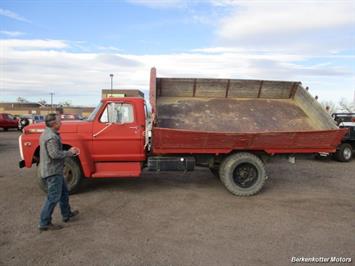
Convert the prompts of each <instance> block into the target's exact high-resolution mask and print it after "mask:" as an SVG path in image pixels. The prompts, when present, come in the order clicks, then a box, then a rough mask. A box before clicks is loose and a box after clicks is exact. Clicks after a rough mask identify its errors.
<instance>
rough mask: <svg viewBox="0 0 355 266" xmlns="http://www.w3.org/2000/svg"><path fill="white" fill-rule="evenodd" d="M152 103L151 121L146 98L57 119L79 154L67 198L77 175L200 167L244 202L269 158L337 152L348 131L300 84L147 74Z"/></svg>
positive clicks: (24, 145) (30, 159) (32, 138)
mask: <svg viewBox="0 0 355 266" xmlns="http://www.w3.org/2000/svg"><path fill="white" fill-rule="evenodd" d="M150 104H151V108H152V115H151V116H148V112H147V104H146V103H145V101H144V98H141V97H121V98H117V97H116V98H115V97H112V98H105V99H103V100H102V101H101V102H100V104H99V105H98V106H97V108H96V109H95V110H94V111H93V112H92V114H91V115H90V116H89V118H88V119H87V120H84V121H73V122H68V121H63V123H62V127H61V129H60V133H61V136H62V140H63V148H64V149H66V150H67V149H70V147H73V146H75V147H78V148H79V149H80V151H81V152H80V154H79V155H78V156H76V157H70V158H66V160H65V173H64V175H65V178H66V180H67V183H68V187H69V190H70V192H75V191H77V190H78V188H79V186H80V183H81V181H82V179H83V178H84V177H85V178H91V179H96V178H97V179H100V178H127V177H135V178H137V177H139V176H140V175H141V173H142V170H143V169H144V168H145V169H147V170H149V171H156V172H161V173H162V174H164V171H193V170H194V168H195V166H201V167H206V168H209V169H211V171H212V172H213V173H216V175H217V176H218V177H219V179H220V180H221V182H222V183H223V184H224V186H225V187H226V189H227V190H229V191H230V192H231V193H233V194H234V195H237V196H250V195H254V194H256V193H258V192H259V191H260V190H261V189H262V187H263V185H264V184H265V182H266V179H267V174H266V168H265V161H266V160H265V159H266V158H268V157H270V158H271V157H273V156H274V155H277V154H279V155H282V154H283V155H286V156H289V159H290V161H294V157H293V156H294V155H295V154H315V153H319V152H328V153H331V152H335V151H336V147H337V146H338V145H339V143H340V142H341V140H342V138H343V137H344V135H345V134H346V133H347V130H346V129H342V128H338V127H337V126H336V125H335V123H334V120H332V118H331V117H329V115H328V114H327V113H326V112H325V111H324V110H323V108H322V107H321V105H320V104H319V103H318V102H317V101H316V100H315V99H314V97H312V96H311V95H310V94H309V92H308V91H307V90H306V89H304V88H303V87H302V85H301V83H300V82H293V81H268V80H234V79H201V78H157V77H156V70H155V69H154V68H153V69H152V70H151V76H150ZM150 118H151V119H150ZM310 121H311V122H310ZM312 121H313V122H312ZM314 121H317V122H314ZM43 131H44V125H42V124H38V125H30V126H28V127H26V128H25V130H24V132H23V134H22V135H21V136H20V139H19V150H20V155H21V159H22V160H21V161H20V162H19V166H20V167H28V168H30V167H32V164H34V163H37V162H38V161H39V160H40V158H39V156H40V153H39V137H40V134H41V132H43ZM320 135H321V137H320ZM290 171H291V170H290ZM38 181H39V183H40V185H41V188H42V189H46V186H45V183H44V181H43V179H42V178H40V177H39V178H38Z"/></svg>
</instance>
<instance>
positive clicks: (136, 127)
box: [129, 126, 138, 129]
mask: <svg viewBox="0 0 355 266" xmlns="http://www.w3.org/2000/svg"><path fill="white" fill-rule="evenodd" d="M129 128H131V129H138V126H135V127H129Z"/></svg>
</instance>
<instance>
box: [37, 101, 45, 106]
mask: <svg viewBox="0 0 355 266" xmlns="http://www.w3.org/2000/svg"><path fill="white" fill-rule="evenodd" d="M38 103H39V104H40V105H42V106H44V105H46V104H47V101H46V100H44V99H40V100H39V101H38Z"/></svg>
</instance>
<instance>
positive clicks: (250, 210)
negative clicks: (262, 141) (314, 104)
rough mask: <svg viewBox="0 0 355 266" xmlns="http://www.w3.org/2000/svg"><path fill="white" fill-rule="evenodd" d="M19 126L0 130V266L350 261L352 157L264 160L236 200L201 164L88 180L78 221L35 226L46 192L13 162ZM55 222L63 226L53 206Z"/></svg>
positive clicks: (354, 249)
mask: <svg viewBox="0 0 355 266" xmlns="http://www.w3.org/2000/svg"><path fill="white" fill-rule="evenodd" d="M18 136H19V133H18V132H15V131H12V132H1V131H0V156H1V161H0V213H1V219H0V265H203V266H206V265H261V264H262V265H272V266H274V265H288V264H291V258H292V257H319V256H324V257H331V256H338V257H352V261H353V262H354V260H355V233H354V232H355V160H353V161H352V162H350V163H339V162H334V161H332V160H327V159H326V160H321V161H316V160H310V159H300V160H297V161H296V164H295V165H292V164H289V163H287V161H286V160H273V161H271V162H270V163H268V164H267V171H268V175H269V177H270V178H269V180H268V181H267V183H266V185H265V187H264V189H263V190H262V191H261V192H260V193H259V194H258V195H256V196H253V197H249V198H238V197H235V196H233V195H232V194H230V193H229V192H228V191H227V190H226V189H225V188H224V187H223V186H222V184H221V183H220V182H219V181H218V180H217V179H216V178H215V177H214V176H213V175H212V174H211V173H210V172H209V171H208V170H205V169H198V170H197V171H195V172H193V173H187V174H183V173H168V174H166V173H160V174H153V173H144V174H143V178H141V179H135V180H99V181H90V182H88V183H87V184H86V185H85V187H84V189H83V190H82V192H81V193H80V194H76V195H72V196H71V198H70V199H71V204H72V206H73V207H74V208H75V209H79V210H80V216H79V217H78V219H77V220H76V221H73V222H71V223H69V224H65V228H64V229H63V230H60V231H55V232H43V233H39V232H38V230H37V223H38V216H39V211H40V208H41V206H42V204H43V201H44V198H45V194H44V193H43V192H42V191H40V190H39V188H38V186H37V183H36V178H35V169H34V168H31V169H22V170H20V169H18V168H17V162H18V160H19V153H18V147H17V137H18ZM54 222H57V223H60V222H61V218H60V215H59V210H58V209H56V210H55V215H54Z"/></svg>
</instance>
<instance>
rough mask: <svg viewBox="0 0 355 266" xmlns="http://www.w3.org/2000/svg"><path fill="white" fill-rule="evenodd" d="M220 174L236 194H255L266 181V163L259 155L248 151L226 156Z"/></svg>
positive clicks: (222, 179) (226, 184)
mask: <svg viewBox="0 0 355 266" xmlns="http://www.w3.org/2000/svg"><path fill="white" fill-rule="evenodd" d="M219 176H220V179H221V181H222V183H223V184H224V186H225V187H226V188H227V189H228V190H229V191H230V192H231V193H233V194H234V195H236V196H251V195H254V194H256V193H258V192H259V191H260V190H261V188H262V187H263V185H264V183H265V181H266V172H265V166H264V163H263V162H262V160H261V159H260V158H259V157H257V156H255V155H254V154H251V153H247V152H241V153H237V154H232V155H230V156H228V157H227V158H225V159H224V161H223V162H222V164H221V167H220V169H219Z"/></svg>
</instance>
